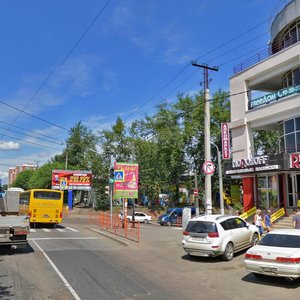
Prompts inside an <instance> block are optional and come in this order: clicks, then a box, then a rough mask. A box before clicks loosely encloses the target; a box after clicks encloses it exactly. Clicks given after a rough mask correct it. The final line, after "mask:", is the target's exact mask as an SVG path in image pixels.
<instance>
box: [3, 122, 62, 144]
mask: <svg viewBox="0 0 300 300" xmlns="http://www.w3.org/2000/svg"><path fill="white" fill-rule="evenodd" d="M0 123H3V124H6V125H10V126H11V127H14V128H17V129H20V130H24V131H28V132H31V133H34V134H36V135H40V136H44V137H46V138H49V139H52V140H55V141H56V140H57V138H54V137H52V136H49V135H46V134H42V133H39V132H36V131H33V130H28V129H24V128H22V127H19V126H15V125H12V124H10V123H8V122H5V121H0Z"/></svg>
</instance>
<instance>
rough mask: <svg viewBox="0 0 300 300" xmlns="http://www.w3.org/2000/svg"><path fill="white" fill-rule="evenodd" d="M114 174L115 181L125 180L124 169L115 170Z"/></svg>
mask: <svg viewBox="0 0 300 300" xmlns="http://www.w3.org/2000/svg"><path fill="white" fill-rule="evenodd" d="M114 175H115V176H114V179H115V182H123V181H125V176H124V170H115V172H114Z"/></svg>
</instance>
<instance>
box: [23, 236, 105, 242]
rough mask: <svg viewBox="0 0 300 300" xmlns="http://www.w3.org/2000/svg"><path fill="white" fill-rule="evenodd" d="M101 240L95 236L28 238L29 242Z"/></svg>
mask: <svg viewBox="0 0 300 300" xmlns="http://www.w3.org/2000/svg"><path fill="white" fill-rule="evenodd" d="M99 239H103V237H95V236H87V237H46V238H42V237H41V238H29V239H28V240H29V241H34V240H38V241H40V240H99Z"/></svg>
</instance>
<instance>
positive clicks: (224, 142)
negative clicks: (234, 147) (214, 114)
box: [221, 123, 230, 159]
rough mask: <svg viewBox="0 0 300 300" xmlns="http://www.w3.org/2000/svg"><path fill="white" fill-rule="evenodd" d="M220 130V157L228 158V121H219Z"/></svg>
mask: <svg viewBox="0 0 300 300" xmlns="http://www.w3.org/2000/svg"><path fill="white" fill-rule="evenodd" d="M221 131H222V158H223V159H230V139H229V126H228V123H221Z"/></svg>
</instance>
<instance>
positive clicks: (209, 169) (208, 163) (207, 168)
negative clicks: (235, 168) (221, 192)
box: [202, 161, 215, 175]
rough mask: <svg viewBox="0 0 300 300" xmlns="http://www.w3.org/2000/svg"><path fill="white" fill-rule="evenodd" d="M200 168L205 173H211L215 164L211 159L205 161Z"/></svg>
mask: <svg viewBox="0 0 300 300" xmlns="http://www.w3.org/2000/svg"><path fill="white" fill-rule="evenodd" d="M202 170H203V172H204V173H205V174H208V175H210V174H213V173H214V172H215V165H214V163H213V162H211V161H206V162H205V163H204V164H203V166H202Z"/></svg>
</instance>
